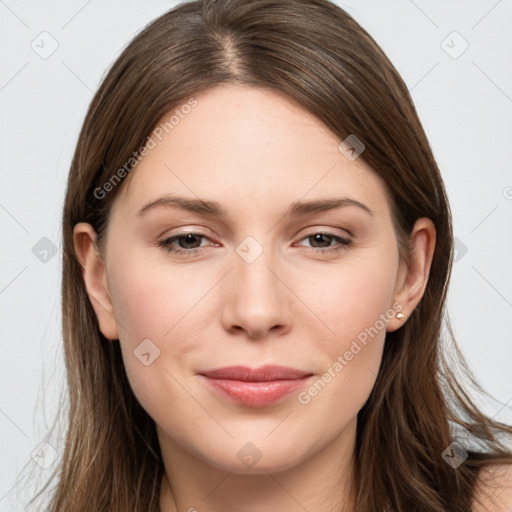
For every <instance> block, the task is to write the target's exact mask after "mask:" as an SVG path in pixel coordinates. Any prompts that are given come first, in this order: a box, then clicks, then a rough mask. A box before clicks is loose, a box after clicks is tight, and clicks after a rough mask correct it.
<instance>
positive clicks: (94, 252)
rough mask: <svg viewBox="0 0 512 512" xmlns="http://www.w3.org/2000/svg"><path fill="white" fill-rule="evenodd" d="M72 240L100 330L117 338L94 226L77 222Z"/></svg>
mask: <svg viewBox="0 0 512 512" xmlns="http://www.w3.org/2000/svg"><path fill="white" fill-rule="evenodd" d="M73 242H74V246H75V253H76V255H77V258H78V260H79V262H80V264H81V265H82V276H83V278H84V282H85V287H86V290H87V294H88V295H89V300H90V301H91V304H92V307H93V308H94V311H95V313H96V317H97V319H98V324H99V327H100V331H101V332H102V334H103V335H104V336H105V337H106V338H107V339H110V340H116V339H118V338H119V330H118V327H117V322H116V319H115V317H114V307H113V304H112V299H111V295H110V289H109V286H108V281H107V273H106V269H105V264H104V262H103V260H102V258H101V255H100V254H99V252H98V249H97V247H96V232H95V231H94V228H93V227H92V226H91V225H90V224H88V223H86V222H79V223H78V224H76V225H75V227H74V229H73Z"/></svg>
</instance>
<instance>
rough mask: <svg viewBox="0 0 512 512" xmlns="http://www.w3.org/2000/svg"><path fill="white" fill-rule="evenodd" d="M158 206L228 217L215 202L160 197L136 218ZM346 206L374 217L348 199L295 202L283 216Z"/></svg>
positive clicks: (140, 211)
mask: <svg viewBox="0 0 512 512" xmlns="http://www.w3.org/2000/svg"><path fill="white" fill-rule="evenodd" d="M158 206H167V207H178V208H181V209H182V210H187V211H190V212H194V213H198V214H203V215H212V216H214V217H218V218H220V219H225V218H226V217H227V216H228V214H227V211H226V210H225V209H224V208H223V207H222V206H221V204H220V203H218V202H217V201H207V200H203V199H192V198H186V197H179V196H175V195H166V196H162V197H159V198H158V199H155V200H154V201H151V202H149V203H148V204H146V205H144V206H143V207H142V208H141V209H140V210H139V211H138V212H137V216H138V217H140V216H143V215H145V214H146V213H147V212H148V211H149V210H152V209H153V208H156V207H158ZM347 206H356V207H357V208H360V209H362V210H364V211H365V212H366V213H368V214H369V215H371V216H373V217H375V212H373V211H372V210H371V209H370V208H369V207H368V206H366V205H365V204H363V203H361V202H359V201H356V200H355V199H351V198H348V197H341V198H333V199H317V200H312V201H295V202H294V203H292V204H291V205H290V207H289V208H288V210H287V211H286V213H285V216H289V217H298V216H302V215H308V214H312V213H319V212H325V211H329V210H334V209H336V208H341V207H347Z"/></svg>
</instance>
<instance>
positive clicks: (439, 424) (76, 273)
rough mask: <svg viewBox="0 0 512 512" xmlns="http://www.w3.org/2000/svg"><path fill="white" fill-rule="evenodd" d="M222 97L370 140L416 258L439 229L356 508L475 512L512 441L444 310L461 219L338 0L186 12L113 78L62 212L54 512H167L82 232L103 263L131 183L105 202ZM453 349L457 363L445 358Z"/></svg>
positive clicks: (381, 387) (163, 21)
mask: <svg viewBox="0 0 512 512" xmlns="http://www.w3.org/2000/svg"><path fill="white" fill-rule="evenodd" d="M220 84H242V85H246V86H254V87H263V88H269V89H273V90H278V91H281V92H283V93H285V94H286V95H287V96H288V97H289V98H291V99H292V100H295V101H296V102H297V103H298V104H299V105H301V106H302V107H303V108H304V109H306V110H307V111H309V112H311V113H312V114H314V115H315V116H316V117H317V118H318V119H319V120H320V121H322V122H323V123H324V124H325V125H326V126H327V127H328V128H329V129H330V130H332V132H333V133H335V134H336V135H337V136H339V137H340V140H344V139H345V138H346V137H347V136H348V135H350V134H356V135H357V137H358V138H359V139H360V140H361V141H362V142H363V143H364V145H365V146H366V149H365V151H364V153H363V154H362V156H361V158H363V159H364V160H365V161H366V162H367V163H368V164H369V165H370V166H371V167H372V168H373V170H374V171H375V172H376V173H378V175H380V176H381V177H382V178H383V179H384V181H385V183H386V184H387V187H388V191H389V194H390V197H391V198H392V208H393V211H392V213H393V223H394V228H395V231H396V236H397V242H398V245H399V248H400V257H401V259H402V260H404V261H407V258H408V255H409V253H408V235H409V234H410V232H411V229H412V227H413V225H414V223H415V221H416V220H417V219H418V218H420V217H428V218H430V219H431V220H432V221H433V223H434V225H435V228H436V232H437V241H436V247H435V252H434V256H433V261H432V265H431V272H430V277H429V280H428V284H427V287H426V290H425V293H424V296H423V297H422V299H421V301H420V303H419V304H418V306H417V307H416V308H415V310H414V311H413V312H412V314H411V316H410V318H408V320H407V322H406V323H405V324H404V325H403V326H402V327H401V328H400V329H398V330H396V331H394V332H391V333H388V334H387V337H386V343H385V348H384V353H383V360H382V365H381V368H380V371H379V374H378V376H377V380H376V383H375V386H374V389H373V391H372V393H371V395H370V397H369V399H368V400H367V402H366V403H365V405H364V406H363V408H362V409H361V411H360V412H359V415H358V424H357V437H356V447H355V454H354V455H355V476H356V479H355V488H354V495H355V497H356V502H357V510H359V511H365V512H377V511H383V510H393V511H403V512H405V511H407V512H410V511H412V510H414V511H425V512H426V511H428V512H448V511H450V512H467V511H468V510H470V509H471V504H472V503H473V500H474V494H475V493H474V489H475V483H476V480H477V475H478V472H479V470H480V469H481V468H482V467H483V466H485V465H490V464H495V463H512V454H511V453H510V451H507V448H506V447H505V446H504V445H503V444H502V443H501V442H500V439H499V437H500V436H501V435H508V434H512V428H510V427H508V426H506V425H504V424H502V423H499V422H496V421H493V420H492V419H490V418H489V417H488V416H486V415H484V414H483V413H482V412H481V411H480V410H479V409H478V407H477V406H475V404H474V403H473V402H472V400H471V399H470V397H469V394H468V391H467V389H465V388H464V386H462V385H461V384H460V383H458V382H457V379H456V377H455V375H456V373H455V370H454V365H457V368H462V369H463V370H464V372H465V373H466V374H467V375H470V373H469V370H468V368H467V366H466V364H465V362H464V359H463V358H462V355H461V353H460V352H459V351H458V349H457V346H456V344H455V341H454V340H453V333H452V329H451V327H450V324H449V320H448V317H447V315H446V312H445V300H446V293H447V287H448V283H449V279H450V274H451V266H452V260H453V234H452V224H451V213H450V208H449V204H448V200H447V197H446V193H445V189H444V185H443V182H442V179H441V176H440V173H439V169H438V167H437V165H436V162H435V160H434V157H433V154H432V150H431V148H430V145H429V142H428V140H427V138H426V136H425V133H424V131H423V128H422V126H421V124H420V121H419V119H418V115H417V113H416V110H415V108H414V105H413V102H412V99H411V97H410V95H409V92H408V89H407V87H406V85H405V84H404V82H403V80H402V79H401V77H400V76H399V74H398V72H397V71H396V70H395V68H394V67H393V65H392V64H391V62H390V61H389V60H388V58H387V57H386V56H385V55H384V53H383V51H382V50H381V49H380V47H379V46H378V45H377V43H376V42H375V41H374V40H373V39H372V37H371V36H370V35H369V34H367V33H366V32H365V30H363V28H361V26H359V25H358V24H357V23H356V22H355V21H354V19H353V18H352V17H350V16H349V15H348V14H347V13H346V12H345V11H344V10H342V9H341V8H339V7H337V6H336V5H334V4H332V3H330V2H328V0H251V1H246V0H216V1H215V0H213V1H206V0H205V1H192V2H188V3H184V4H180V5H179V6H177V7H175V8H173V9H172V10H170V11H168V12H167V13H165V14H163V15H162V16H160V17H159V18H157V19H156V20H155V21H153V22H152V23H150V24H149V25H148V26H147V27H145V28H144V29H143V30H142V31H141V32H140V33H139V34H138V35H137V36H136V37H135V38H134V39H133V40H132V41H131V43H130V44H129V45H128V46H127V47H126V48H125V49H124V51H123V52H122V54H121V55H120V56H119V58H118V59H117V60H116V61H115V63H114V64H113V65H112V67H111V69H110V70H109V72H108V74H107V75H106V76H105V78H104V79H103V81H102V83H101V85H100V87H99V89H98V91H97V93H96V94H95V96H94V98H93V100H92V102H91V104H90V107H89V110H88V112H87V115H86V117H85V121H84V124H83V127H82V130H81V133H80V136H79V140H78V143H77V147H76V151H75V154H74V157H73V160H72V164H71V169H70V172H69V179H68V184H67V192H66V198H65V204H64V208H63V216H62V222H63V225H62V227H63V269H62V320H63V336H64V349H65V361H66V369H67V378H68V388H69V412H68V418H67V419H68V423H69V425H68V430H67V435H66V438H65V447H64V451H63V454H62V459H61V461H60V463H59V465H58V467H56V468H55V471H54V473H53V475H52V479H53V478H54V477H55V476H56V475H57V471H59V475H58V483H57V485H56V486H55V489H54V491H53V494H52V499H51V504H50V507H49V509H48V510H50V511H51V512H64V511H70V512H82V511H91V510H94V511H106V510H109V511H112V512H126V511H127V510H129V511H131V512H139V511H140V512H148V511H150V512H154V511H157V510H158V508H159V493H160V484H161V479H162V475H163V461H162V455H161V452H160V448H159V444H158V439H157V436H156V429H155V424H154V421H153V420H152V418H151V417H149V416H148V414H147V413H146V412H145V411H144V409H143V408H142V407H141V405H140V404H139V403H138V401H137V399H136V398H135V396H134V394H133V392H132V390H131V388H130V385H129V382H128V379H127V377H126V373H125V369H124V366H123V361H122V358H121V351H120V347H119V340H115V341H110V340H108V339H106V338H105V337H104V336H103V335H102V334H101V332H100V330H99V328H98V323H97V319H96V316H95V313H94V310H93V308H92V306H91V304H90V302H89V299H88V296H87V293H86V289H85V286H84V281H83V277H82V271H81V265H80V263H79V261H78V259H77V257H76V254H75V251H74V245H73V227H74V226H75V224H76V223H78V222H82V221H83V222H89V223H90V224H91V225H92V226H93V227H94V228H95V230H96V232H97V234H98V239H97V243H98V247H99V248H100V250H101V251H103V243H104V238H105V236H104V235H105V229H106V227H107V223H108V215H109V211H110V208H111V205H112V203H113V201H114V199H115V198H116V196H117V194H118V193H119V191H120V189H121V187H122V186H124V185H125V184H124V183H120V184H119V185H117V186H113V187H110V188H109V190H108V191H107V192H105V190H106V189H105V187H104V184H105V183H107V182H109V180H111V179H112V176H113V175H114V174H115V173H116V171H117V170H118V169H121V168H123V166H125V165H126V162H131V164H130V166H129V167H130V169H131V168H132V167H133V164H134V163H135V162H134V160H135V159H134V158H133V155H134V153H136V152H137V151H138V149H139V148H140V147H141V146H143V145H144V144H145V143H146V141H147V137H148V136H149V135H150V134H151V133H152V131H153V130H154V128H155V126H156V125H157V123H158V121H159V120H160V119H161V118H162V117H163V116H164V115H165V114H166V113H169V112H170V111H171V110H172V109H175V108H176V107H177V106H179V105H181V104H183V103H184V102H186V101H187V100H188V99H189V98H193V97H194V96H197V95H199V94H200V93H202V92H204V91H206V90H208V89H210V88H212V87H215V86H217V85H220ZM125 169H126V168H125ZM130 169H129V170H130ZM133 172H136V169H135V170H134V171H133ZM124 174H127V175H130V174H129V172H128V173H123V178H124ZM118 176H119V174H118ZM99 189H101V191H102V193H101V194H99V193H98V190H99ZM110 189H111V190H110ZM443 319H446V323H447V326H448V332H447V333H445V334H444V335H443V332H442V327H443ZM446 340H449V341H451V342H452V345H451V346H452V352H453V353H454V355H455V357H454V358H453V359H451V360H449V359H447V358H448V356H449V354H450V352H448V351H447V350H445V349H444V347H443V346H442V345H441V344H442V343H443V342H446ZM473 382H474V381H473ZM474 384H475V386H477V384H476V383H474ZM475 389H480V388H475ZM456 427H457V428H458V429H459V430H458V431H459V435H458V436H457V437H456V434H455V428H456ZM460 434H468V436H469V438H470V439H473V440H475V441H477V443H476V444H478V445H479V447H480V448H479V449H477V448H476V447H475V446H476V445H471V446H470V445H469V444H467V445H466V446H465V448H466V450H467V454H468V457H467V459H466V460H465V461H464V462H463V463H462V464H461V465H460V466H459V467H458V468H457V469H454V468H453V467H451V465H449V464H447V462H446V461H445V460H444V458H443V457H442V453H443V452H444V450H445V449H446V448H447V447H448V446H449V445H450V444H451V443H452V442H453V441H454V440H456V439H459V440H461V443H462V439H463V436H462V437H460ZM56 466H57V465H56ZM48 485H49V482H47V486H48Z"/></svg>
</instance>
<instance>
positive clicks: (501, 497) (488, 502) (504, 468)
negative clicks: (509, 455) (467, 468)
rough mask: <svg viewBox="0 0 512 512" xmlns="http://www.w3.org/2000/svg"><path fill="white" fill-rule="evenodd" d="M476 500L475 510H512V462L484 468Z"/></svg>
mask: <svg viewBox="0 0 512 512" xmlns="http://www.w3.org/2000/svg"><path fill="white" fill-rule="evenodd" d="M477 498H478V500H479V501H480V503H478V501H477ZM474 501H475V503H474V505H473V512H509V511H511V510H512V464H494V465H492V466H486V467H484V468H482V469H481V470H480V472H479V475H478V478H477V482H476V487H475V500H474Z"/></svg>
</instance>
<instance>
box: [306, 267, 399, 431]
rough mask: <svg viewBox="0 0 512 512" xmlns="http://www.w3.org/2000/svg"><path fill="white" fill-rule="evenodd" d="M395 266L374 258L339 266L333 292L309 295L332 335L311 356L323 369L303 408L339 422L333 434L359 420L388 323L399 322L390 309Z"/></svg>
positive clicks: (318, 291)
mask: <svg viewBox="0 0 512 512" xmlns="http://www.w3.org/2000/svg"><path fill="white" fill-rule="evenodd" d="M377 261H378V263H376V262H377ZM393 264H394V262H393V261H392V259H389V260H387V261H386V260H385V259H382V258H375V260H374V261H373V262H372V261H364V262H358V263H355V262H354V263H353V264H351V265H348V264H347V265H345V266H343V267H341V266H340V269H339V271H337V272H333V271H332V270H331V271H330V272H329V281H328V283H329V285H328V289H326V288H321V289H319V288H317V289H316V291H315V292H314V293H311V292H310V296H309V298H310V300H311V301H313V302H314V303H315V307H314V311H315V313H316V314H317V316H318V318H320V319H321V320H322V323H323V324H325V325H326V326H328V327H329V330H326V329H324V330H323V332H324V334H323V335H322V336H321V337H320V338H318V337H317V338H316V343H315V345H314V346H312V347H311V351H312V353H321V354H322V356H323V357H322V359H323V362H324V364H323V366H322V368H321V369H320V371H319V378H318V379H317V380H316V381H314V382H313V384H312V386H311V387H310V388H309V389H307V390H306V391H305V393H304V394H303V395H302V396H299V402H300V403H302V404H304V405H306V406H309V405H308V404H310V403H311V404H313V403H314V404H315V405H314V407H315V410H316V411H318V412H319V416H318V417H319V418H321V417H324V416H326V415H329V416H331V418H332V419H335V421H333V423H332V428H333V429H336V428H338V427H340V426H342V425H344V424H345V422H346V421H348V420H349V419H350V418H353V417H354V416H356V415H357V413H358V412H359V410H360V409H361V407H362V406H363V405H364V403H365V401H366V400H367V398H368V396H369V394H370V392H371V390H372V388H373V386H374V383H375V379H376V376H377V373H378V370H379V366H380V362H381V357H382V350H383V347H384V341H385V334H386V319H387V320H390V319H391V318H392V317H393V316H394V311H393V310H392V308H391V306H390V301H391V299H392V296H391V294H392V291H393V285H394V267H393ZM317 282H320V281H317ZM303 293H307V292H306V290H303ZM312 309H313V308H312ZM311 339H314V338H313V337H311ZM320 411H324V412H323V414H322V412H320Z"/></svg>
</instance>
